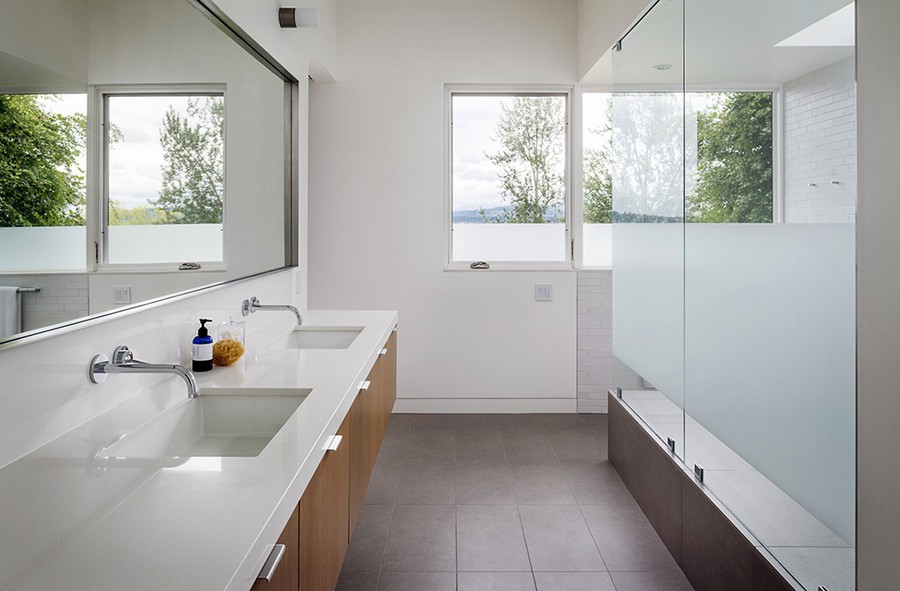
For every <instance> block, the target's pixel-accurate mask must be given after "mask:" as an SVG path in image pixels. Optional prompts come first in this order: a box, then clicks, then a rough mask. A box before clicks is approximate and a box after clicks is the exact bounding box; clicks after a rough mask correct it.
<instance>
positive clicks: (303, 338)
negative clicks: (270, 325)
mask: <svg viewBox="0 0 900 591" xmlns="http://www.w3.org/2000/svg"><path fill="white" fill-rule="evenodd" d="M362 330H363V327H361V326H298V327H297V328H295V329H294V330H292V331H291V332H290V334H288V337H287V341H286V342H285V346H286V347H288V348H289V349H346V348H347V347H349V346H350V345H351V344H352V343H353V341H355V340H356V337H358V336H359V333H361V332H362Z"/></svg>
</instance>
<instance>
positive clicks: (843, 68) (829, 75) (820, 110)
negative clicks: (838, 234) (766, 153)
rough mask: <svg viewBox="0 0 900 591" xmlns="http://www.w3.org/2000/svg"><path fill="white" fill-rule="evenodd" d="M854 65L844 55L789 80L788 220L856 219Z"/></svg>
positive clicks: (786, 135)
mask: <svg viewBox="0 0 900 591" xmlns="http://www.w3.org/2000/svg"><path fill="white" fill-rule="evenodd" d="M855 67H856V64H855V61H854V60H853V59H848V60H843V61H840V62H837V63H836V64H832V65H830V66H828V67H825V68H822V69H821V70H816V71H815V72H812V73H810V74H807V75H806V76H803V77H802V78H798V79H797V80H792V81H790V82H787V83H785V85H784V221H785V222H788V223H794V222H807V223H809V222H811V223H848V222H853V221H855V219H856V166H857V165H856V78H855V73H856V72H855ZM833 181H837V183H838V184H834V183H833ZM810 185H815V186H810Z"/></svg>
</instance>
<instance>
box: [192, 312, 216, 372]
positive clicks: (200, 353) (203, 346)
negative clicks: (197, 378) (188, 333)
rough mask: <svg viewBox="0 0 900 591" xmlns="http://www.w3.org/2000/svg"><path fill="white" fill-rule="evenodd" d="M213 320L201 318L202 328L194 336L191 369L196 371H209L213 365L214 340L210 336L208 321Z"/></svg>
mask: <svg viewBox="0 0 900 591" xmlns="http://www.w3.org/2000/svg"><path fill="white" fill-rule="evenodd" d="M207 322H212V320H210V319H209V318H201V319H200V328H199V330H197V336H195V337H194V341H193V343H194V346H193V351H192V353H191V359H192V363H191V369H192V370H194V371H209V370H211V369H212V367H213V340H212V337H211V336H209V329H207V328H206V323H207Z"/></svg>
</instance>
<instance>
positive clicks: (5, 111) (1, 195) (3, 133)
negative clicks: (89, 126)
mask: <svg viewBox="0 0 900 591" xmlns="http://www.w3.org/2000/svg"><path fill="white" fill-rule="evenodd" d="M41 98H42V97H41V96H40V95H27V94H22V95H0V226H2V227H22V226H79V225H83V224H84V206H85V183H84V171H83V170H81V169H80V168H79V166H78V161H79V155H80V154H81V153H82V152H83V151H84V148H85V144H84V137H85V128H84V120H83V117H79V116H77V115H75V116H66V115H56V114H53V113H51V112H49V111H48V110H47V109H46V108H45V107H43V106H42V105H41Z"/></svg>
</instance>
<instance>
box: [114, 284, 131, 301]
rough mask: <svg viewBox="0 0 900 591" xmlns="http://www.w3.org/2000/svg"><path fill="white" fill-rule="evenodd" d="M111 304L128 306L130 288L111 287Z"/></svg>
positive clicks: (123, 286) (127, 286) (128, 286)
mask: <svg viewBox="0 0 900 591" xmlns="http://www.w3.org/2000/svg"><path fill="white" fill-rule="evenodd" d="M112 289H113V303H114V304H130V303H131V286H130V285H122V286H119V287H113V288H112Z"/></svg>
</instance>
